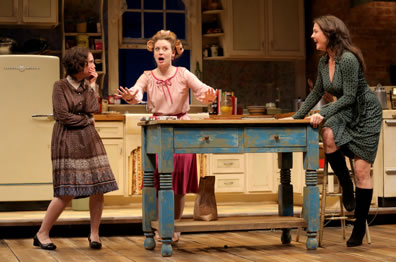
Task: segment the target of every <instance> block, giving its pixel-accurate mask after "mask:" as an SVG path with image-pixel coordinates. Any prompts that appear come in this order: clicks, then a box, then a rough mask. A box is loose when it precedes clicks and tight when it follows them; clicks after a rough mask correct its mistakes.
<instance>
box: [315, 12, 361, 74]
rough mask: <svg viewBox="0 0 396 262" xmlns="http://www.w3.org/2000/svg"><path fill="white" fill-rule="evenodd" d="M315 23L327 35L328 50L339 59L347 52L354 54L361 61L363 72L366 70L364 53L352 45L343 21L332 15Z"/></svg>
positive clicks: (319, 18)
mask: <svg viewBox="0 0 396 262" xmlns="http://www.w3.org/2000/svg"><path fill="white" fill-rule="evenodd" d="M313 22H314V23H316V24H318V25H319V27H320V29H321V30H322V31H323V33H324V34H325V35H326V37H327V39H328V43H327V49H330V50H332V51H334V52H335V55H336V56H338V57H340V56H341V55H342V53H343V52H344V51H345V50H348V51H350V52H352V53H353V54H354V55H355V56H356V57H357V59H358V60H359V62H360V64H361V66H362V68H363V71H365V70H366V64H365V63H364V58H363V54H362V51H360V49H359V48H357V47H356V46H354V45H353V44H352V40H351V36H350V34H349V30H348V28H347V27H346V25H345V23H344V22H343V21H342V20H341V19H339V18H337V17H335V16H332V15H325V16H320V17H318V18H315V19H314V21H313Z"/></svg>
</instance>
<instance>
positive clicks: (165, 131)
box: [157, 127, 173, 174]
mask: <svg viewBox="0 0 396 262" xmlns="http://www.w3.org/2000/svg"><path fill="white" fill-rule="evenodd" d="M158 135H159V136H160V138H161V139H160V141H159V144H158V151H157V152H159V154H158V173H160V174H161V173H172V171H173V150H172V148H173V128H171V127H160V128H159V132H158Z"/></svg>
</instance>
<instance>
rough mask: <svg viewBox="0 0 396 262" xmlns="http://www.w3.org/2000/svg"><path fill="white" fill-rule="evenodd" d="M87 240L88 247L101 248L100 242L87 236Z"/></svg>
mask: <svg viewBox="0 0 396 262" xmlns="http://www.w3.org/2000/svg"><path fill="white" fill-rule="evenodd" d="M88 241H89V247H90V248H92V249H101V248H102V243H100V242H97V241H91V238H90V237H88Z"/></svg>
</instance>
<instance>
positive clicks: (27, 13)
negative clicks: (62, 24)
mask: <svg viewBox="0 0 396 262" xmlns="http://www.w3.org/2000/svg"><path fill="white" fill-rule="evenodd" d="M22 23H45V24H48V23H50V24H57V23H58V0H23V16H22Z"/></svg>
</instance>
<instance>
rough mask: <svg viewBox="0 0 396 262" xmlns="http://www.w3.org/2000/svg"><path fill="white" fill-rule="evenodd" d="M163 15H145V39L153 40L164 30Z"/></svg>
mask: <svg viewBox="0 0 396 262" xmlns="http://www.w3.org/2000/svg"><path fill="white" fill-rule="evenodd" d="M163 19H164V15H163V14H162V13H144V38H151V37H152V36H153V35H154V34H155V33H157V32H158V31H159V30H161V29H164V20H163Z"/></svg>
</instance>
